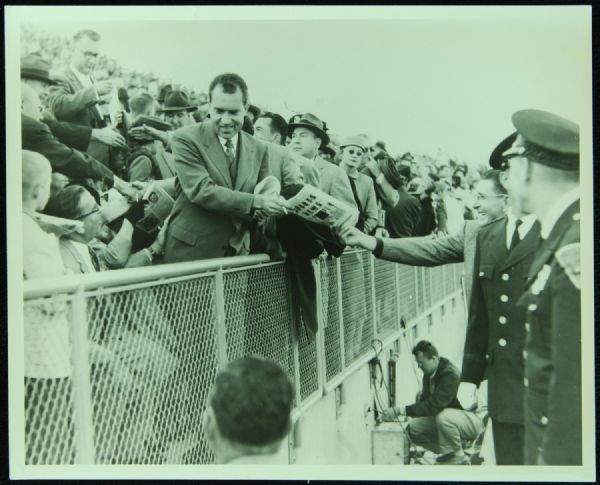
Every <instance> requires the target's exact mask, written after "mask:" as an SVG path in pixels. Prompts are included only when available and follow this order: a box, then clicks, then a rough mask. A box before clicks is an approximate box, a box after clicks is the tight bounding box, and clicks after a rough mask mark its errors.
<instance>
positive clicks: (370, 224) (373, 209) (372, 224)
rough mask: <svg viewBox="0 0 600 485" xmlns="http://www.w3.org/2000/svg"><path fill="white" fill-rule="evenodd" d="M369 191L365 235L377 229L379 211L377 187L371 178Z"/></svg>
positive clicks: (366, 204)
mask: <svg viewBox="0 0 600 485" xmlns="http://www.w3.org/2000/svg"><path fill="white" fill-rule="evenodd" d="M366 180H368V181H369V190H368V192H367V200H366V201H365V202H366V203H365V214H366V218H365V228H364V229H365V233H367V234H370V233H371V232H372V231H373V230H374V229H375V228H376V227H377V221H378V215H379V211H378V209H377V199H376V197H375V187H374V185H373V180H372V179H371V178H370V177H369V178H368V179H366Z"/></svg>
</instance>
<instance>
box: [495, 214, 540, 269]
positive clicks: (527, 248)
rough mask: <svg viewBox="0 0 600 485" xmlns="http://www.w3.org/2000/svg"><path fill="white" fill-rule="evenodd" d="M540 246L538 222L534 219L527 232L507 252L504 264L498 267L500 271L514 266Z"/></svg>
mask: <svg viewBox="0 0 600 485" xmlns="http://www.w3.org/2000/svg"><path fill="white" fill-rule="evenodd" d="M539 246H540V223H539V222H538V221H535V223H534V224H533V226H531V229H529V232H528V233H527V234H526V235H525V238H523V240H522V241H520V242H519V244H517V245H516V246H515V248H514V249H513V250H512V251H511V252H510V253H508V257H507V258H506V260H505V261H504V264H502V266H501V267H500V271H504V270H505V269H506V268H508V267H510V266H514V265H515V264H517V263H518V262H519V261H522V260H523V259H524V258H526V257H527V256H529V255H530V254H531V253H532V252H534V251H535V250H536V249H538V247H539Z"/></svg>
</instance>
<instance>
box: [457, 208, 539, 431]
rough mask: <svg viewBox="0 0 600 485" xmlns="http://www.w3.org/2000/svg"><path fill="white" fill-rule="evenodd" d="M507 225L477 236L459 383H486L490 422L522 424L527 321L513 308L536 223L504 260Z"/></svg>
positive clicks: (535, 237) (531, 251)
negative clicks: (493, 420)
mask: <svg viewBox="0 0 600 485" xmlns="http://www.w3.org/2000/svg"><path fill="white" fill-rule="evenodd" d="M506 225H507V218H506V217H502V218H500V219H496V220H495V221H492V222H490V223H488V224H486V225H484V226H483V227H482V228H481V229H480V230H479V234H478V236H477V247H476V252H475V268H474V269H475V271H474V277H473V289H472V293H471V300H470V305H469V323H468V326H467V336H466V341H465V350H464V357H463V369H462V380H463V381H466V382H472V383H474V384H476V385H479V383H480V382H481V381H482V380H484V379H485V378H486V377H487V379H488V414H489V416H490V417H491V418H492V419H495V420H497V421H500V422H504V423H513V424H523V392H524V389H523V377H524V364H523V348H524V345H525V322H526V315H525V311H524V309H523V308H521V307H519V306H518V305H517V302H518V300H519V297H520V296H521V295H522V294H523V292H524V291H525V288H526V285H527V277H528V274H529V268H530V266H531V262H532V261H533V258H534V256H535V251H536V249H537V247H538V245H539V241H540V226H539V223H538V222H537V221H536V222H535V223H534V225H533V226H532V227H531V229H530V230H529V232H528V233H527V235H526V236H525V238H524V239H523V240H522V241H520V242H519V243H518V244H517V246H516V247H515V248H514V249H513V250H512V252H511V253H510V254H509V252H508V250H507V248H506Z"/></svg>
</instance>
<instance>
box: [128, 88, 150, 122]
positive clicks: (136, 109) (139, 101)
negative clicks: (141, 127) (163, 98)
mask: <svg viewBox="0 0 600 485" xmlns="http://www.w3.org/2000/svg"><path fill="white" fill-rule="evenodd" d="M129 107H130V108H131V114H132V115H133V117H134V118H138V117H139V116H154V110H155V109H154V98H153V97H152V96H150V95H149V94H148V93H142V94H139V95H138V96H136V97H135V98H133V99H131V101H129Z"/></svg>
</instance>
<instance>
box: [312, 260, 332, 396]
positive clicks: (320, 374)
mask: <svg viewBox="0 0 600 485" xmlns="http://www.w3.org/2000/svg"><path fill="white" fill-rule="evenodd" d="M313 268H314V272H315V280H316V283H317V322H318V328H317V334H316V342H315V344H316V347H317V378H318V381H319V391H320V392H323V389H324V388H325V382H326V380H327V377H326V372H325V338H324V335H325V328H324V327H325V321H324V320H325V319H324V318H323V316H324V315H325V312H326V311H327V310H326V309H325V308H323V293H322V291H323V285H322V284H321V260H319V259H317V260H315V263H314V264H313ZM327 300H328V301H329V298H328V299H327Z"/></svg>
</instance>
